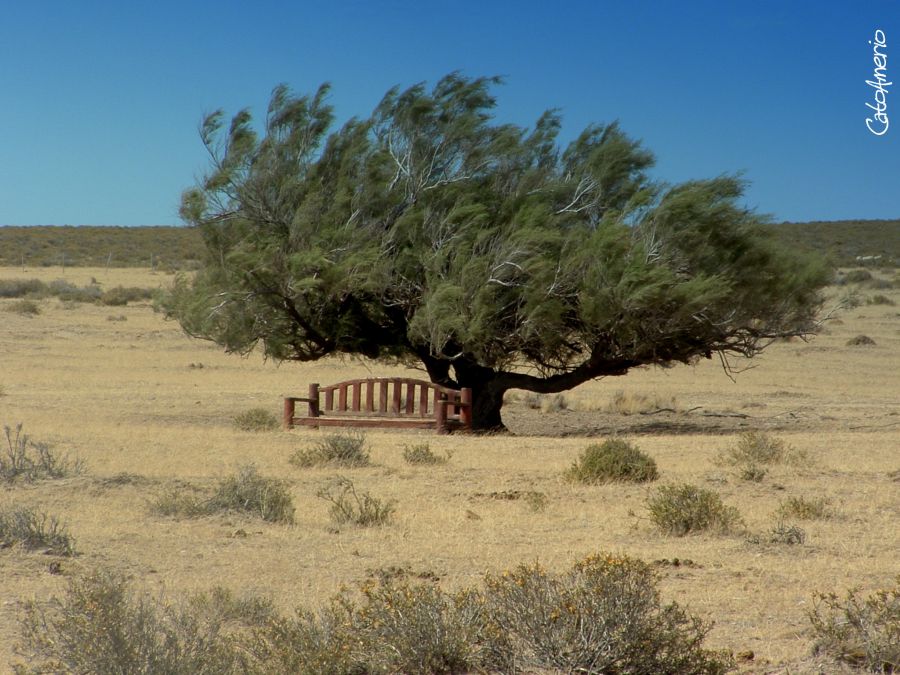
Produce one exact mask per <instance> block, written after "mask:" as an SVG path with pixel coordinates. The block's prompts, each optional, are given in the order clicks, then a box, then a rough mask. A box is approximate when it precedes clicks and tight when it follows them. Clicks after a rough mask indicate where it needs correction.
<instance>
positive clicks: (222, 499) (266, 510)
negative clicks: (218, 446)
mask: <svg viewBox="0 0 900 675" xmlns="http://www.w3.org/2000/svg"><path fill="white" fill-rule="evenodd" d="M151 509H152V510H153V511H154V512H155V513H158V514H159V515H163V516H175V517H181V518H198V517H201V516H208V515H212V514H215V513H222V512H228V511H236V512H240V513H246V514H249V515H252V516H256V517H257V518H262V519H263V520H266V521H269V522H273V523H288V524H289V523H293V522H294V504H293V500H292V499H291V494H290V492H289V491H288V488H287V485H286V483H285V482H284V481H280V480H277V479H275V478H265V477H263V476H260V475H259V473H258V472H257V470H256V467H255V466H254V465H252V464H248V465H247V466H244V467H241V468H240V469H239V470H238V473H237V474H236V475H235V476H230V477H228V478H225V479H223V480H222V481H221V482H220V483H219V485H218V487H217V488H216V490H215V492H214V493H213V494H212V496H210V497H206V498H204V496H203V495H202V494H198V492H197V490H196V489H195V488H191V487H190V486H178V487H173V488H170V489H168V490H166V491H164V492H162V493H161V494H159V495H158V496H157V497H156V499H155V500H154V501H153V502H152V504H151Z"/></svg>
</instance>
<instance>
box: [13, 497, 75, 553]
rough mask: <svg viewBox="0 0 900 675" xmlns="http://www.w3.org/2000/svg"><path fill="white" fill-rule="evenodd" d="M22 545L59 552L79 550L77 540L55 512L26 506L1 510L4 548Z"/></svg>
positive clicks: (32, 548) (30, 548)
mask: <svg viewBox="0 0 900 675" xmlns="http://www.w3.org/2000/svg"><path fill="white" fill-rule="evenodd" d="M17 545H18V546H22V547H24V548H26V549H28V550H30V551H31V550H35V549H45V550H46V551H47V552H49V553H54V554H56V555H65V556H70V555H74V554H75V542H74V540H73V539H72V537H71V536H70V535H69V533H68V532H67V531H66V528H65V526H64V525H62V524H61V523H60V522H59V520H58V519H57V518H56V517H55V516H48V515H47V514H46V513H43V512H40V511H36V510H35V509H31V508H25V507H14V508H11V509H3V510H0V549H2V548H6V547H8V546H17Z"/></svg>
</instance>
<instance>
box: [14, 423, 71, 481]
mask: <svg viewBox="0 0 900 675" xmlns="http://www.w3.org/2000/svg"><path fill="white" fill-rule="evenodd" d="M3 432H4V435H5V436H6V447H5V448H3V452H0V480H3V481H6V482H8V483H12V482H15V481H18V480H21V481H25V482H29V483H30V482H34V481H36V480H42V479H56V478H65V477H67V476H70V475H73V474H78V473H81V472H82V471H83V470H84V463H83V462H82V461H81V460H80V459H74V460H70V459H69V458H68V456H66V455H59V454H57V453H55V452H54V451H53V450H52V448H51V447H50V446H49V445H48V444H46V443H41V442H35V441H32V440H31V439H30V438H29V436H28V434H25V433H23V432H22V424H21V423H19V424H17V425H16V429H15V433H14V432H13V430H12V429H11V428H10V427H9V426H4V427H3Z"/></svg>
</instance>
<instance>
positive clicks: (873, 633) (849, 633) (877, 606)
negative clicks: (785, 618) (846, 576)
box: [809, 577, 900, 673]
mask: <svg viewBox="0 0 900 675" xmlns="http://www.w3.org/2000/svg"><path fill="white" fill-rule="evenodd" d="M809 620H810V623H811V624H812V630H813V635H814V636H815V649H816V651H820V652H825V653H827V654H829V655H830V656H832V657H833V658H835V659H837V660H838V661H843V662H845V663H849V664H851V665H853V666H856V667H862V668H866V669H868V670H870V671H873V672H878V673H895V672H900V577H897V580H896V582H895V584H894V586H893V587H892V588H887V589H883V590H879V591H876V592H875V593H872V594H871V595H869V596H868V597H866V598H862V597H860V594H859V590H857V589H854V590H850V591H849V592H848V593H847V595H846V597H845V598H839V597H838V596H837V595H836V594H834V593H819V594H817V595H816V596H815V597H814V604H813V608H812V610H811V611H810V613H809Z"/></svg>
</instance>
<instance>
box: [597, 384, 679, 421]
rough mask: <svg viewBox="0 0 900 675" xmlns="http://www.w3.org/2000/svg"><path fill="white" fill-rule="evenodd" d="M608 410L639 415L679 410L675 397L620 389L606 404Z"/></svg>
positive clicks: (621, 413) (619, 413)
mask: <svg viewBox="0 0 900 675" xmlns="http://www.w3.org/2000/svg"><path fill="white" fill-rule="evenodd" d="M606 410H607V412H611V413H616V414H618V415H638V414H640V413H648V412H654V411H656V410H674V411H677V410H678V404H677V403H676V401H675V398H674V397H671V396H670V397H668V398H666V397H662V396H660V395H658V394H655V393H654V394H650V395H648V394H640V393H635V392H626V391H624V390H619V391H617V392H615V393H614V394H613V395H612V398H611V399H610V401H609V403H608V404H607V406H606Z"/></svg>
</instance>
